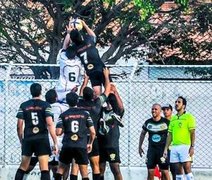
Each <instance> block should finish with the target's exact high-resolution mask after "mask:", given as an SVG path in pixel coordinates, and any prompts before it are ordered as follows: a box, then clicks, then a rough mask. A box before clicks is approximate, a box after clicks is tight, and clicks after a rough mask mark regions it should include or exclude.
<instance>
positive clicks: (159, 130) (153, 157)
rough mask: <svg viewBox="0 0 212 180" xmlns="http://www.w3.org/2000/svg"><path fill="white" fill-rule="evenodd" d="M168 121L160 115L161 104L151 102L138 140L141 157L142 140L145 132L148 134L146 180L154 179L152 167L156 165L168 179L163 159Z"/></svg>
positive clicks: (165, 162)
mask: <svg viewBox="0 0 212 180" xmlns="http://www.w3.org/2000/svg"><path fill="white" fill-rule="evenodd" d="M168 126H169V121H168V120H167V119H165V118H163V117H161V105H160V104H153V106H152V117H151V118H150V119H148V120H146V121H145V122H144V124H143V126H142V131H141V135H140V141H139V147H138V150H139V154H140V156H141V157H142V155H143V153H144V151H143V148H142V145H143V141H144V139H145V135H146V133H148V134H149V138H148V141H149V144H148V150H147V162H146V163H147V169H148V178H147V179H148V180H154V169H155V167H156V165H158V166H159V168H160V170H161V172H162V176H163V177H164V180H169V179H170V177H169V171H168V168H169V165H168V162H167V161H164V160H163V158H161V157H163V150H164V147H165V144H166V138H167V133H168Z"/></svg>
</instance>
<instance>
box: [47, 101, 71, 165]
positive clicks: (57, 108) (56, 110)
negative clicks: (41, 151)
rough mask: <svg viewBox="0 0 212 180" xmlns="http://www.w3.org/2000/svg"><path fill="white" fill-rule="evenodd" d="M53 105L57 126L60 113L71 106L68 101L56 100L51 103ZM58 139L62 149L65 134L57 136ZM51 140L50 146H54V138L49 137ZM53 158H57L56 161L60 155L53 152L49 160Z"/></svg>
mask: <svg viewBox="0 0 212 180" xmlns="http://www.w3.org/2000/svg"><path fill="white" fill-rule="evenodd" d="M51 107H52V112H53V114H54V124H55V127H56V124H57V123H58V120H59V116H60V114H61V113H63V112H65V111H66V110H67V109H68V108H69V106H68V104H66V103H59V102H56V103H53V104H51ZM49 136H50V135H49ZM57 140H58V147H59V150H61V148H62V140H63V135H61V136H57ZM49 141H50V146H51V147H52V146H53V145H54V143H53V140H52V138H50V137H49ZM53 159H55V161H59V155H55V154H52V155H51V156H50V157H49V162H50V161H52V160H53Z"/></svg>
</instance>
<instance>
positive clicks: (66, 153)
mask: <svg viewBox="0 0 212 180" xmlns="http://www.w3.org/2000/svg"><path fill="white" fill-rule="evenodd" d="M72 159H75V161H76V163H77V164H79V165H87V164H88V153H87V149H84V148H70V147H62V150H61V152H60V156H59V160H60V162H62V163H63V164H66V165H69V164H70V163H71V162H72Z"/></svg>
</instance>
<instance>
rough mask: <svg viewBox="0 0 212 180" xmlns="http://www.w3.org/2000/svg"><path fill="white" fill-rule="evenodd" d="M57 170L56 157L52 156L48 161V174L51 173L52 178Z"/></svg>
mask: <svg viewBox="0 0 212 180" xmlns="http://www.w3.org/2000/svg"><path fill="white" fill-rule="evenodd" d="M57 168H58V161H57V160H56V156H55V155H52V156H51V157H50V161H49V172H50V171H52V173H53V177H54V178H55V174H56V172H57Z"/></svg>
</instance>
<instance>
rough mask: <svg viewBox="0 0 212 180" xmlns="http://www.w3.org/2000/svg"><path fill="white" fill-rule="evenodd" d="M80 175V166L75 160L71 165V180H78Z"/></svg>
mask: <svg viewBox="0 0 212 180" xmlns="http://www.w3.org/2000/svg"><path fill="white" fill-rule="evenodd" d="M78 173H79V166H78V164H76V162H75V160H74V159H73V160H72V164H71V174H70V180H77V177H78Z"/></svg>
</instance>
